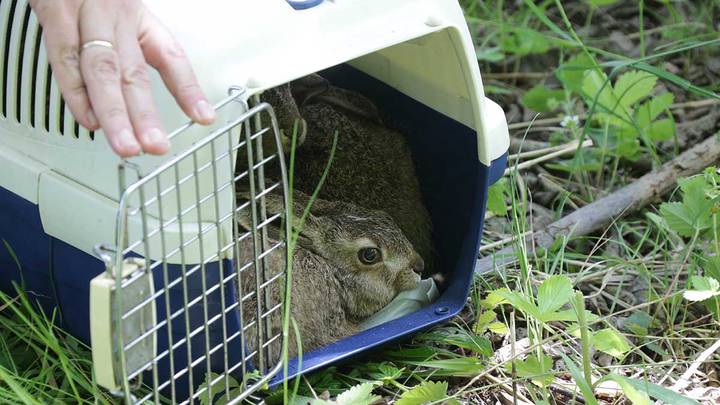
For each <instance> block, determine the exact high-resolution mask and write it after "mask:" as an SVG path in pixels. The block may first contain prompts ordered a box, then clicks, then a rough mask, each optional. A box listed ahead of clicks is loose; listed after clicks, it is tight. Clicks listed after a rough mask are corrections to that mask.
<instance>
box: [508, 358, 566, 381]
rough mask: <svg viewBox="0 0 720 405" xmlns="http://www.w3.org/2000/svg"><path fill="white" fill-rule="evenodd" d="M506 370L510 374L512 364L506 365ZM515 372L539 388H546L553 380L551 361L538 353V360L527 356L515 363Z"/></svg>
mask: <svg viewBox="0 0 720 405" xmlns="http://www.w3.org/2000/svg"><path fill="white" fill-rule="evenodd" d="M506 369H507V370H508V372H511V371H512V363H507V364H506ZM515 372H516V373H517V375H518V376H519V377H522V378H527V379H529V380H530V381H532V383H533V384H535V385H537V386H540V387H547V386H548V385H550V384H551V383H552V382H553V380H554V379H555V377H554V376H553V373H552V359H551V358H550V357H548V356H546V355H545V354H544V353H540V358H539V359H538V357H537V356H528V358H527V359H525V360H523V361H517V362H515Z"/></svg>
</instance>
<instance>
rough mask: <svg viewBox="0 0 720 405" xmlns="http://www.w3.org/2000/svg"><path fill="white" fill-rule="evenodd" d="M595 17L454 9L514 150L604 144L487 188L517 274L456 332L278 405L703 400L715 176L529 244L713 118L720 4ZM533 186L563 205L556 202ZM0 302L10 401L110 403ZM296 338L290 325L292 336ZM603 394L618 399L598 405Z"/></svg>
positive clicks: (715, 303)
mask: <svg viewBox="0 0 720 405" xmlns="http://www.w3.org/2000/svg"><path fill="white" fill-rule="evenodd" d="M599 3H600V2H598V1H577V2H567V1H566V2H560V1H558V0H545V1H530V0H526V1H524V2H511V1H502V0H494V1H470V0H463V1H461V4H462V5H463V8H464V10H465V12H466V17H467V20H468V23H469V26H470V28H471V33H472V34H473V35H474V36H475V38H476V45H477V50H478V56H479V57H478V63H479V65H480V70H481V72H482V74H483V76H484V79H483V81H484V84H485V88H486V91H488V93H489V96H490V97H492V98H495V99H496V100H497V101H498V102H500V104H501V105H503V106H504V107H506V111H508V112H509V118H510V120H511V124H516V125H517V126H516V127H515V128H521V129H520V130H519V132H517V133H513V134H512V135H513V136H514V137H516V138H517V139H524V138H527V140H528V143H527V144H530V142H536V143H538V144H544V145H546V146H548V147H550V146H555V145H563V144H566V143H568V142H571V141H579V142H582V141H583V140H585V139H592V140H593V145H594V146H592V147H586V148H578V150H577V151H576V153H574V154H571V155H568V156H563V157H558V158H556V159H553V160H551V161H548V162H544V163H542V164H540V165H539V167H535V168H533V169H531V170H527V171H522V172H521V173H519V174H517V173H513V174H512V175H510V176H508V177H507V178H506V180H505V182H504V186H503V187H495V188H494V189H493V192H492V195H493V198H492V201H493V208H494V209H493V211H494V213H493V215H494V217H493V218H488V220H487V221H486V225H487V227H486V228H487V229H486V231H485V234H484V243H485V244H486V245H487V244H489V243H493V242H497V241H500V240H511V239H513V240H514V242H511V243H513V245H514V247H515V252H516V255H517V257H518V259H519V260H518V261H517V263H516V264H515V265H513V266H509V267H507V268H504V269H502V271H501V272H496V273H491V274H488V275H485V276H483V277H477V278H476V279H475V280H474V284H473V288H472V291H471V294H470V300H469V301H468V304H467V305H466V308H465V309H464V310H463V312H462V313H461V315H460V316H458V317H457V318H456V319H454V320H453V321H452V322H451V323H450V324H447V325H444V326H441V327H437V328H434V329H432V330H431V331H428V332H426V333H422V334H418V335H416V336H414V337H413V338H412V339H411V340H409V341H406V342H403V343H401V344H398V345H395V346H392V347H389V348H387V349H386V350H384V351H383V352H381V353H374V354H371V355H368V356H366V357H365V358H363V359H360V360H357V361H354V362H353V363H351V364H345V365H342V366H333V367H329V368H326V369H324V370H322V371H319V372H316V373H313V374H310V375H307V376H303V377H301V378H300V379H299V380H297V382H298V384H297V385H295V384H289V385H287V386H286V387H285V390H281V391H279V392H276V393H269V397H268V398H267V401H268V403H283V401H285V402H290V400H291V397H292V396H293V395H294V393H295V392H297V395H299V397H298V398H299V399H300V401H305V402H307V401H308V400H309V401H315V403H328V402H330V401H333V400H336V403H343V401H346V402H347V401H351V400H352V401H355V402H353V403H357V404H369V403H372V402H373V401H377V396H381V397H382V398H383V400H386V401H395V403H396V404H399V405H403V404H420V403H443V402H447V403H453V402H452V401H462V402H464V403H493V404H494V403H496V402H497V401H501V402H502V403H512V402H514V401H517V403H522V402H523V401H525V402H531V403H536V404H562V403H574V401H578V400H579V398H582V400H583V401H584V402H585V403H588V404H593V403H597V404H605V403H633V404H643V403H648V402H649V401H650V400H660V401H662V402H664V403H669V404H693V403H697V402H694V400H691V399H687V398H685V397H682V396H680V395H679V394H678V392H680V393H682V394H684V393H686V392H687V391H688V390H689V389H692V388H693V387H697V383H691V384H690V386H689V387H688V390H682V389H680V388H679V386H678V387H674V386H675V385H676V382H677V381H681V382H682V378H681V377H682V375H683V373H684V372H685V371H686V370H687V369H688V367H690V366H691V365H692V364H694V363H695V362H697V361H698V356H700V354H701V353H702V352H703V351H705V350H706V349H707V348H708V347H710V346H711V345H713V344H714V343H715V342H716V340H717V339H718V338H717V336H718V332H719V331H720V327H719V326H720V324H719V321H718V316H719V314H720V299H718V296H717V295H718V294H720V283H719V282H718V280H720V260H719V259H716V257H719V256H720V255H719V253H720V245H719V244H718V239H719V238H718V235H719V234H720V230H719V229H718V218H717V211H718V208H720V206H719V204H718V198H719V196H720V191H719V188H718V183H720V179H718V176H717V175H715V174H714V173H712V172H707V173H704V174H701V175H700V176H698V177H696V178H695V179H694V180H688V181H689V182H691V183H692V184H689V185H683V187H682V188H681V189H680V190H678V191H677V192H676V193H674V194H673V195H671V196H665V197H664V199H665V201H664V203H662V202H658V204H655V206H652V207H650V208H648V209H645V210H643V211H640V212H637V213H634V214H633V215H631V216H628V217H626V218H623V219H621V220H619V221H615V222H613V223H612V224H611V225H610V226H609V227H608V228H607V229H606V230H604V231H603V232H599V233H596V234H591V235H587V236H582V237H574V238H570V239H567V238H563V239H560V240H558V241H556V243H555V244H554V245H553V246H552V247H551V248H549V249H544V250H533V249H531V248H530V247H529V246H526V245H525V244H524V242H523V239H522V238H521V237H520V236H521V235H524V234H525V233H526V232H528V231H531V230H532V229H534V228H536V227H537V226H539V225H538V221H539V218H538V217H537V216H538V214H537V213H538V212H545V211H547V212H546V215H548V216H551V217H552V218H559V217H561V216H563V215H566V214H567V213H569V212H571V211H572V210H573V209H574V208H573V207H574V206H582V205H584V204H587V203H589V202H592V201H594V200H596V199H597V198H598V197H600V196H602V195H605V194H607V193H609V192H612V190H614V189H617V188H619V187H621V186H623V185H624V184H627V183H628V182H630V181H632V180H633V179H634V178H637V177H639V176H641V175H642V174H644V173H645V172H647V171H648V170H651V169H652V168H653V167H657V166H658V165H659V164H661V163H663V162H666V161H668V160H669V159H672V158H673V157H674V156H676V155H677V154H678V153H679V152H680V151H681V150H682V149H683V148H686V147H688V146H691V144H692V142H693V141H692V140H687V141H684V140H683V136H684V133H682V132H681V131H687V128H692V126H693V125H692V124H693V122H694V120H697V119H698V117H695V116H693V112H694V109H696V108H704V107H694V106H695V105H712V103H715V102H716V101H717V100H718V98H719V97H718V94H717V93H718V92H719V91H720V80H717V75H715V76H712V74H711V73H708V72H707V70H703V67H705V66H718V65H720V62H718V60H720V33H718V31H717V30H718V26H717V21H718V17H719V16H720V3H719V2H718V1H716V0H700V1H652V2H651V1H640V2H624V3H622V4H620V3H618V4H615V5H610V6H600V5H597V4H599ZM610 17H612V18H610ZM613 20H615V21H616V22H613ZM607 24H609V25H610V26H609V27H607V26H605V25H607ZM613 24H615V25H613ZM611 31H617V32H619V33H620V34H619V35H620V36H619V39H618V35H617V34H616V35H610V34H611ZM623 41H626V42H628V43H630V44H632V46H633V48H632V50H630V51H628V50H623V49H621V48H622V42H623ZM629 55H634V56H629ZM631 79H632V80H631ZM643 83H645V84H643ZM664 94H670V95H669V96H668V95H664ZM693 103H700V104H693ZM703 103H704V104H703ZM719 105H720V104H719ZM509 106H514V108H515V109H512V108H509ZM711 108H717V107H711ZM517 109H525V112H526V114H525V115H523V114H517V113H514V115H513V111H516V110H517ZM710 111H711V110H710ZM535 113H538V114H540V115H539V116H537V117H536V119H534V118H532V117H534V116H535ZM528 114H529V115H528ZM650 116H652V117H650ZM531 119H534V120H535V123H533V124H532V125H529V121H530V120H531ZM548 119H549V121H548ZM521 122H526V125H520V124H519V123H521ZM658 122H660V123H659V124H658ZM538 123H541V124H538ZM688 123H689V126H688ZM683 125H686V126H685V127H683ZM528 126H530V128H529V129H528V128H527V127H528ZM682 128H685V129H682ZM706 132H708V133H706V134H705V136H708V135H710V133H712V132H711V131H706ZM683 142H686V145H684V146H683V145H682V143H683ZM541 175H542V176H545V177H543V178H544V179H550V180H552V181H553V182H555V183H556V185H557V186H558V187H559V188H560V189H562V190H563V192H562V193H555V195H554V196H551V197H548V193H549V191H548V188H547V187H545V186H543V185H542V184H543V183H542V182H541V181H540V180H539V178H540V177H541ZM700 179H702V181H701V180H700ZM550 194H552V193H550ZM541 201H544V202H542V203H540V202H541ZM543 204H544V205H543ZM537 205H541V206H542V207H544V208H543V209H544V210H545V211H542V210H539V211H538V210H536V207H537ZM505 206H507V207H505ZM505 208H507V209H505ZM531 211H532V212H533V215H530V212H531ZM513 237H514V238H513ZM489 253H490V252H484V254H489ZM716 293H717V294H716ZM0 298H1V299H2V300H1V301H0V323H1V325H0V326H1V327H0V403H3V402H7V403H38V402H39V403H46V402H52V401H53V400H55V401H56V402H59V403H110V402H111V398H109V397H108V396H106V395H105V394H103V393H102V391H101V390H99V389H98V387H97V386H95V385H94V384H93V382H92V374H91V364H90V356H89V352H88V350H87V348H86V347H84V346H83V345H82V344H80V343H79V342H77V341H76V340H75V339H73V338H71V337H68V336H66V335H65V334H64V333H62V332H61V331H59V330H58V329H57V328H56V327H55V326H54V325H53V319H52V318H47V317H45V316H43V315H41V314H40V313H38V312H37V311H36V310H34V309H33V307H32V305H31V302H30V300H29V299H28V298H27V297H26V296H24V295H22V294H18V295H17V296H15V297H11V296H7V295H0ZM699 298H702V299H699ZM290 326H291V325H290V320H289V319H286V323H285V330H284V335H285V336H287V334H289V333H293V332H292V330H291V329H290ZM701 360H702V362H703V365H702V367H701V370H702V371H705V372H708V373H709V372H710V371H712V369H713V368H714V369H717V363H718V360H719V358H718V355H717V354H710V355H709V356H707V357H706V358H701ZM601 386H602V387H608V386H612V387H615V388H617V389H618V390H620V391H621V392H622V393H623V394H624V397H623V396H622V395H618V396H617V397H611V396H610V397H609V396H608V395H605V396H602V395H598V396H597V398H596V396H595V394H599V393H601V392H603V391H602V390H601V389H600V388H601ZM340 395H342V396H341V397H340V398H337V396H340ZM298 403H299V402H298ZM330 403H332V402H330Z"/></svg>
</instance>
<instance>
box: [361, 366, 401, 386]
mask: <svg viewBox="0 0 720 405" xmlns="http://www.w3.org/2000/svg"><path fill="white" fill-rule="evenodd" d="M404 370H405V369H404V368H402V369H401V368H397V367H395V366H393V365H390V364H388V363H380V364H376V365H375V370H372V371H370V372H369V373H368V374H369V375H370V377H372V378H374V379H376V380H378V381H382V382H383V383H385V384H387V383H389V382H391V381H395V380H397V379H398V378H400V377H402V374H403V371H404Z"/></svg>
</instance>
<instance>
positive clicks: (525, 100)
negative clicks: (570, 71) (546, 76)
mask: <svg viewBox="0 0 720 405" xmlns="http://www.w3.org/2000/svg"><path fill="white" fill-rule="evenodd" d="M564 98H565V92H564V91H562V90H551V89H548V88H547V87H545V86H543V85H542V84H538V85H535V86H534V87H533V88H531V89H530V90H528V91H527V92H526V93H525V94H524V95H523V96H522V100H521V101H522V104H523V105H524V106H525V107H527V108H530V109H531V110H534V111H537V112H550V111H553V110H556V109H557V108H558V107H559V106H560V103H561V102H562V100H563V99H564Z"/></svg>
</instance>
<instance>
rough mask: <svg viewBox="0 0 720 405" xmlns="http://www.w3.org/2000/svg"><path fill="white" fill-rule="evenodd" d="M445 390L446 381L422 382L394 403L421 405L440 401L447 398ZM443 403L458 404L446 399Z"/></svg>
mask: <svg viewBox="0 0 720 405" xmlns="http://www.w3.org/2000/svg"><path fill="white" fill-rule="evenodd" d="M447 390H448V383H447V381H438V382H435V381H424V382H423V383H422V384H420V385H416V386H415V387H413V388H412V389H410V390H408V391H405V392H404V393H403V394H402V395H401V396H400V399H398V400H397V402H395V405H423V404H427V403H429V402H435V401H442V400H444V399H447V397H448V394H447ZM444 403H446V404H452V405H455V404H457V405H459V404H460V402H458V401H457V400H455V399H448V400H446V401H445V402H444Z"/></svg>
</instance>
